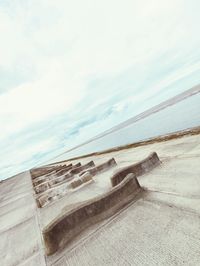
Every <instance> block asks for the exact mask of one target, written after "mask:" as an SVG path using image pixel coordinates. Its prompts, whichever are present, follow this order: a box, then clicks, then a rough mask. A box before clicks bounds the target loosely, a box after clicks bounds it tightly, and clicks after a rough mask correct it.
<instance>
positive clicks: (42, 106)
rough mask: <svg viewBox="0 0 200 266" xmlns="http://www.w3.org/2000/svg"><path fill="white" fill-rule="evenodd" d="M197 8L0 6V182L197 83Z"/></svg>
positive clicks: (44, 2) (23, 2)
mask: <svg viewBox="0 0 200 266" xmlns="http://www.w3.org/2000/svg"><path fill="white" fill-rule="evenodd" d="M199 10H200V1H199V0H168V1H165V0H163V1H162V0H90V1H88V0H84V1H83V0H79V1H77V0H73V1H69V0H56V1H55V0H0V179H3V178H6V177H8V176H11V175H13V174H15V173H18V172H20V171H23V170H24V169H28V168H30V167H32V166H34V165H36V164H38V163H39V162H42V161H46V160H48V159H50V158H51V157H53V156H55V155H57V154H59V152H61V151H63V150H67V149H69V148H72V147H73V146H75V145H77V144H79V143H81V142H83V141H85V140H87V139H89V138H91V137H93V136H94V135H97V134H99V133H101V132H103V131H104V130H107V129H109V128H110V127H112V126H114V125H116V124H118V123H120V122H122V121H124V120H126V119H128V118H130V117H132V116H134V115H136V114H138V113H140V112H141V111H144V110H146V109H148V108H149V107H151V106H153V105H155V104H158V103H160V102H162V101H164V100H166V99H168V98H170V97H172V96H174V95H176V94H178V93H180V92H182V91H184V90H186V89H189V88H191V87H192V86H194V85H196V84H198V83H200V82H199V81H200V49H199V47H200V34H199V25H200V15H199Z"/></svg>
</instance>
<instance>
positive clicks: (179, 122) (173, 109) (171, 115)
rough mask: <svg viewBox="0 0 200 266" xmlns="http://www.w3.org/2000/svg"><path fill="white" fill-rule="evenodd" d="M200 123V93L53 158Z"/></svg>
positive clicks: (81, 152)
mask: <svg viewBox="0 0 200 266" xmlns="http://www.w3.org/2000/svg"><path fill="white" fill-rule="evenodd" d="M199 125H200V93H199V94H196V95H194V96H191V97H189V98H187V99H184V100H182V101H181V102H178V103H176V104H174V105H172V106H169V107H166V108H165V109H163V110H161V111H159V112H157V113H154V114H151V115H149V116H148V117H146V118H143V119H141V120H139V121H137V122H134V123H131V124H129V125H128V126H126V127H122V128H121V129H119V130H117V131H115V132H112V133H110V134H108V135H106V136H103V137H101V138H99V139H96V140H94V141H91V142H90V143H88V144H85V145H83V146H81V147H78V148H76V149H74V150H72V151H69V152H66V153H64V154H62V155H60V156H58V157H56V158H54V159H53V160H51V161H50V162H56V161H61V160H64V159H69V158H72V157H76V156H80V155H84V154H87V153H92V152H97V151H102V150H105V149H109V148H113V147H116V146H121V145H126V144H129V143H133V142H137V141H141V140H145V139H148V138H151V137H156V136H159V135H163V134H167V133H171V132H175V131H179V130H184V129H187V128H191V127H195V126H199Z"/></svg>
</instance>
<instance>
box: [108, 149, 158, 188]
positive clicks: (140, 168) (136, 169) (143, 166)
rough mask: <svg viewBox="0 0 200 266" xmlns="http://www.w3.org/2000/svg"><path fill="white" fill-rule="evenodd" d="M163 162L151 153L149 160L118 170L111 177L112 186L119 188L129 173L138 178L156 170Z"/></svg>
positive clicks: (155, 154) (154, 153)
mask: <svg viewBox="0 0 200 266" xmlns="http://www.w3.org/2000/svg"><path fill="white" fill-rule="evenodd" d="M160 163H161V162H160V160H159V158H158V155H157V153H156V152H153V153H151V154H150V155H149V156H148V157H147V158H145V159H144V160H142V161H140V162H138V163H135V164H131V165H129V166H127V167H124V168H122V169H120V170H118V171H117V172H116V173H115V174H114V175H113V176H112V177H111V183H112V186H113V187H114V186H117V185H118V184H119V183H120V182H121V181H122V180H123V179H124V178H125V177H126V176H127V175H128V174H129V173H133V174H134V176H135V177H138V176H140V175H143V174H145V173H147V172H149V171H151V170H152V169H153V168H155V167H156V166H157V165H159V164H160Z"/></svg>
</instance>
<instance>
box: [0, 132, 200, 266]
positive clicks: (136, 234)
mask: <svg viewBox="0 0 200 266" xmlns="http://www.w3.org/2000/svg"><path fill="white" fill-rule="evenodd" d="M153 151H156V152H157V154H158V155H159V157H160V159H161V161H162V162H163V163H162V165H161V166H158V167H157V168H155V169H154V170H152V171H151V172H150V173H148V174H145V175H143V176H141V177H139V178H138V180H139V182H140V185H141V186H142V187H143V188H145V189H146V192H144V193H143V194H142V195H141V197H139V198H138V199H137V201H135V202H134V203H132V204H130V205H129V206H128V207H126V208H125V209H123V210H122V211H121V212H119V213H118V214H117V215H115V216H114V217H111V218H110V219H107V220H104V221H103V222H101V223H98V224H96V225H94V226H92V227H90V228H89V229H88V230H85V231H84V232H83V233H81V234H80V235H79V236H78V237H77V238H75V239H74V241H73V242H72V244H70V245H69V246H67V247H66V248H65V249H63V250H62V251H61V252H58V253H57V254H55V256H51V257H48V258H47V257H45V256H44V250H43V245H42V240H41V230H42V228H43V227H44V225H46V224H47V223H49V222H50V221H51V220H52V219H53V218H54V217H56V215H57V214H59V213H60V212H61V211H66V210H67V209H70V208H73V207H74V204H75V205H76V204H79V202H83V201H84V200H87V199H90V198H92V197H94V196H97V195H100V194H102V193H104V192H105V191H108V190H109V189H110V188H111V183H110V177H111V175H112V174H113V172H114V171H115V170H116V169H118V168H120V167H124V166H127V165H129V164H132V163H134V162H138V161H140V160H142V159H144V158H145V157H146V156H148V155H149V153H150V152H153ZM112 157H114V158H115V159H116V161H117V164H118V166H117V167H116V168H115V169H110V170H109V172H105V173H102V174H100V175H98V176H95V177H94V181H95V182H93V183H91V184H89V185H88V186H85V187H82V188H80V189H78V190H77V191H75V192H73V193H69V194H67V195H66V196H65V197H63V198H62V199H60V200H58V201H56V202H55V203H53V204H50V205H49V206H46V207H44V208H43V209H38V208H37V206H36V203H35V200H34V191H33V188H32V183H31V178H30V174H29V173H28V172H25V173H22V174H20V175H17V176H15V177H13V178H10V179H8V180H6V181H4V182H3V183H1V184H0V253H1V258H0V265H3V266H4V265H5V266H11V265H12V266H14V265H21V266H23V265H32V266H38V265H57V266H58V265H70V266H71V265H76V266H77V265H95V266H96V265H192V266H193V265H200V219H199V218H200V207H199V206H200V196H199V195H200V164H199V162H200V135H194V136H185V137H183V138H180V139H173V140H170V141H165V142H160V143H153V144H150V145H146V146H141V147H137V148H130V149H127V150H121V151H116V152H112V153H108V154H102V155H98V156H92V157H89V158H83V159H81V160H77V162H79V161H80V162H81V163H82V164H85V163H87V162H88V161H90V160H94V162H95V164H100V163H103V162H105V161H106V160H108V159H109V158H112ZM73 163H75V161H73Z"/></svg>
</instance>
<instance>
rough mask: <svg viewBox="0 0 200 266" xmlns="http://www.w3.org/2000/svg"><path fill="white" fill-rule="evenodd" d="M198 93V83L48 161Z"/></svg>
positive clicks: (199, 86) (199, 91)
mask: <svg viewBox="0 0 200 266" xmlns="http://www.w3.org/2000/svg"><path fill="white" fill-rule="evenodd" d="M198 93H200V85H196V86H194V87H192V88H191V89H188V90H186V91H184V92H182V93H180V94H178V95H176V96H174V97H172V98H170V99H168V100H166V101H164V102H161V103H160V104H157V105H155V106H153V107H151V108H149V109H148V110H146V111H144V112H142V113H140V114H138V115H136V116H134V117H132V118H129V119H128V120H126V121H124V122H122V123H120V124H118V125H117V126H114V127H112V128H111V129H108V130H106V131H104V132H103V133H100V134H99V135H97V136H95V137H93V138H91V139H89V140H87V141H85V142H83V143H81V144H79V145H77V146H75V147H73V148H71V149H69V150H67V151H65V152H62V153H61V154H59V155H57V156H55V157H53V158H52V159H50V160H48V161H51V160H56V158H58V157H60V156H62V155H64V154H67V153H69V152H71V151H73V150H76V149H77V148H80V147H82V146H84V145H86V144H89V143H91V142H93V141H95V140H97V139H100V138H102V137H104V136H106V135H109V134H111V133H113V132H115V131H118V130H120V129H122V128H125V127H127V126H129V125H130V124H133V123H135V122H137V121H139V120H142V119H144V118H146V117H148V116H150V115H153V114H155V113H157V112H160V111H162V110H163V109H165V108H167V107H169V106H173V105H175V104H176V103H178V102H181V101H183V100H185V99H187V98H189V97H192V96H194V95H196V94H198ZM172 134H173V133H172ZM141 142H142V141H141ZM111 149H115V148H111ZM95 154H96V153H95ZM83 156H86V155H83ZM76 158H83V157H76ZM48 161H47V162H48ZM68 161H69V160H68ZM51 164H54V163H49V164H48V165H51Z"/></svg>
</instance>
